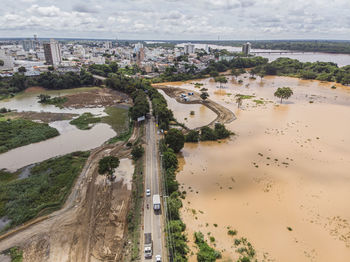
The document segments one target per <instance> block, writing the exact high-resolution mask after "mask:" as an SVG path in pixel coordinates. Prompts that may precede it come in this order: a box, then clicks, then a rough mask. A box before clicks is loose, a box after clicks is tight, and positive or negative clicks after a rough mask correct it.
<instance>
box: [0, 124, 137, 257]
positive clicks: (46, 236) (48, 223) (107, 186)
mask: <svg viewBox="0 0 350 262" xmlns="http://www.w3.org/2000/svg"><path fill="white" fill-rule="evenodd" d="M137 137H138V129H135V130H134V133H133V135H132V137H131V139H130V140H131V141H132V142H133V141H135V139H136V138H137ZM106 155H114V156H118V157H119V158H120V159H122V158H127V157H129V156H130V149H128V148H127V147H126V146H125V143H122V142H119V143H117V144H115V145H104V146H101V147H99V148H97V149H95V150H94V151H93V152H92V153H91V155H90V157H89V159H88V160H87V162H86V165H85V167H84V169H83V171H82V173H81V175H80V176H79V177H78V179H77V182H76V184H75V186H74V187H73V189H72V193H71V194H70V195H69V197H68V199H67V201H66V203H65V205H64V206H63V208H62V209H61V210H59V211H56V212H54V213H52V214H51V215H48V216H46V217H41V218H38V219H37V220H34V221H31V222H30V224H29V223H28V224H27V225H24V226H22V227H18V228H16V229H14V230H12V231H11V232H8V233H6V234H4V235H2V236H0V252H2V251H4V250H6V249H8V248H10V247H13V246H19V247H20V248H21V249H22V250H23V261H26V262H27V261H28V262H41V261H42V262H44V261H45V262H46V261H50V262H56V261H57V262H65V261H67V262H68V261H77V262H90V261H91V262H95V261H122V260H123V256H124V255H126V254H125V253H126V252H124V251H123V250H124V247H125V245H126V243H125V241H126V230H127V225H126V218H127V212H128V209H129V204H130V201H131V193H132V190H131V188H130V186H129V185H127V184H126V183H125V181H123V179H120V178H118V177H117V179H116V180H115V181H114V182H112V183H111V182H110V181H108V180H107V179H106V178H105V177H104V176H101V175H99V174H98V172H97V169H98V161H99V159H101V158H102V157H103V156H106Z"/></svg>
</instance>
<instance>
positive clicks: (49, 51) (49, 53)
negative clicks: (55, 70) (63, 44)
mask: <svg viewBox="0 0 350 262" xmlns="http://www.w3.org/2000/svg"><path fill="white" fill-rule="evenodd" d="M44 54H45V60H46V63H47V64H49V65H53V66H58V65H59V64H61V62H62V56H61V48H60V45H59V43H58V42H57V41H55V40H54V39H51V40H50V43H44Z"/></svg>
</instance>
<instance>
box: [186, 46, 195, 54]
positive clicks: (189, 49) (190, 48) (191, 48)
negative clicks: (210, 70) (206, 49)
mask: <svg viewBox="0 0 350 262" xmlns="http://www.w3.org/2000/svg"><path fill="white" fill-rule="evenodd" d="M184 51H185V54H194V53H195V52H194V51H195V48H194V45H193V44H186V45H185V46H184Z"/></svg>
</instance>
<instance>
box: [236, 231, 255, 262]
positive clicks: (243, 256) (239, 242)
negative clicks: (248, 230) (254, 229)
mask: <svg viewBox="0 0 350 262" xmlns="http://www.w3.org/2000/svg"><path fill="white" fill-rule="evenodd" d="M234 245H235V247H236V252H237V253H239V254H240V257H239V259H238V262H253V261H256V251H255V249H254V248H253V246H252V244H251V243H250V242H248V241H247V239H246V238H244V237H242V238H236V239H235V240H234Z"/></svg>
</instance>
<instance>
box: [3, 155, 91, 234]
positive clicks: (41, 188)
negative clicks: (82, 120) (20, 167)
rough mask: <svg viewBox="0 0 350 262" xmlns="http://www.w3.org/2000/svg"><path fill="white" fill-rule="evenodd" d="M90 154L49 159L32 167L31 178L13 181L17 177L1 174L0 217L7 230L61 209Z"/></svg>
mask: <svg viewBox="0 0 350 262" xmlns="http://www.w3.org/2000/svg"><path fill="white" fill-rule="evenodd" d="M88 156H89V152H75V153H71V154H68V155H65V156H61V157H57V158H51V159H49V160H46V161H43V162H41V163H39V164H37V165H36V166H34V167H33V168H32V169H31V170H30V172H31V174H30V176H29V177H27V178H24V179H21V180H16V174H15V173H14V174H11V173H7V172H5V173H4V172H2V174H1V179H0V217H2V216H7V217H8V218H9V219H10V220H11V223H10V224H9V225H8V227H7V228H6V229H8V228H11V227H14V226H17V225H20V224H22V223H24V222H26V221H28V220H30V219H33V218H35V217H38V216H40V215H44V214H48V213H50V212H53V211H55V210H58V209H60V208H61V206H62V205H63V203H64V202H65V200H66V197H67V196H68V194H69V192H70V190H71V188H72V186H73V184H74V181H75V179H76V178H77V176H78V175H79V174H80V172H81V170H82V169H83V167H84V164H85V161H86V160H87V158H88Z"/></svg>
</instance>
